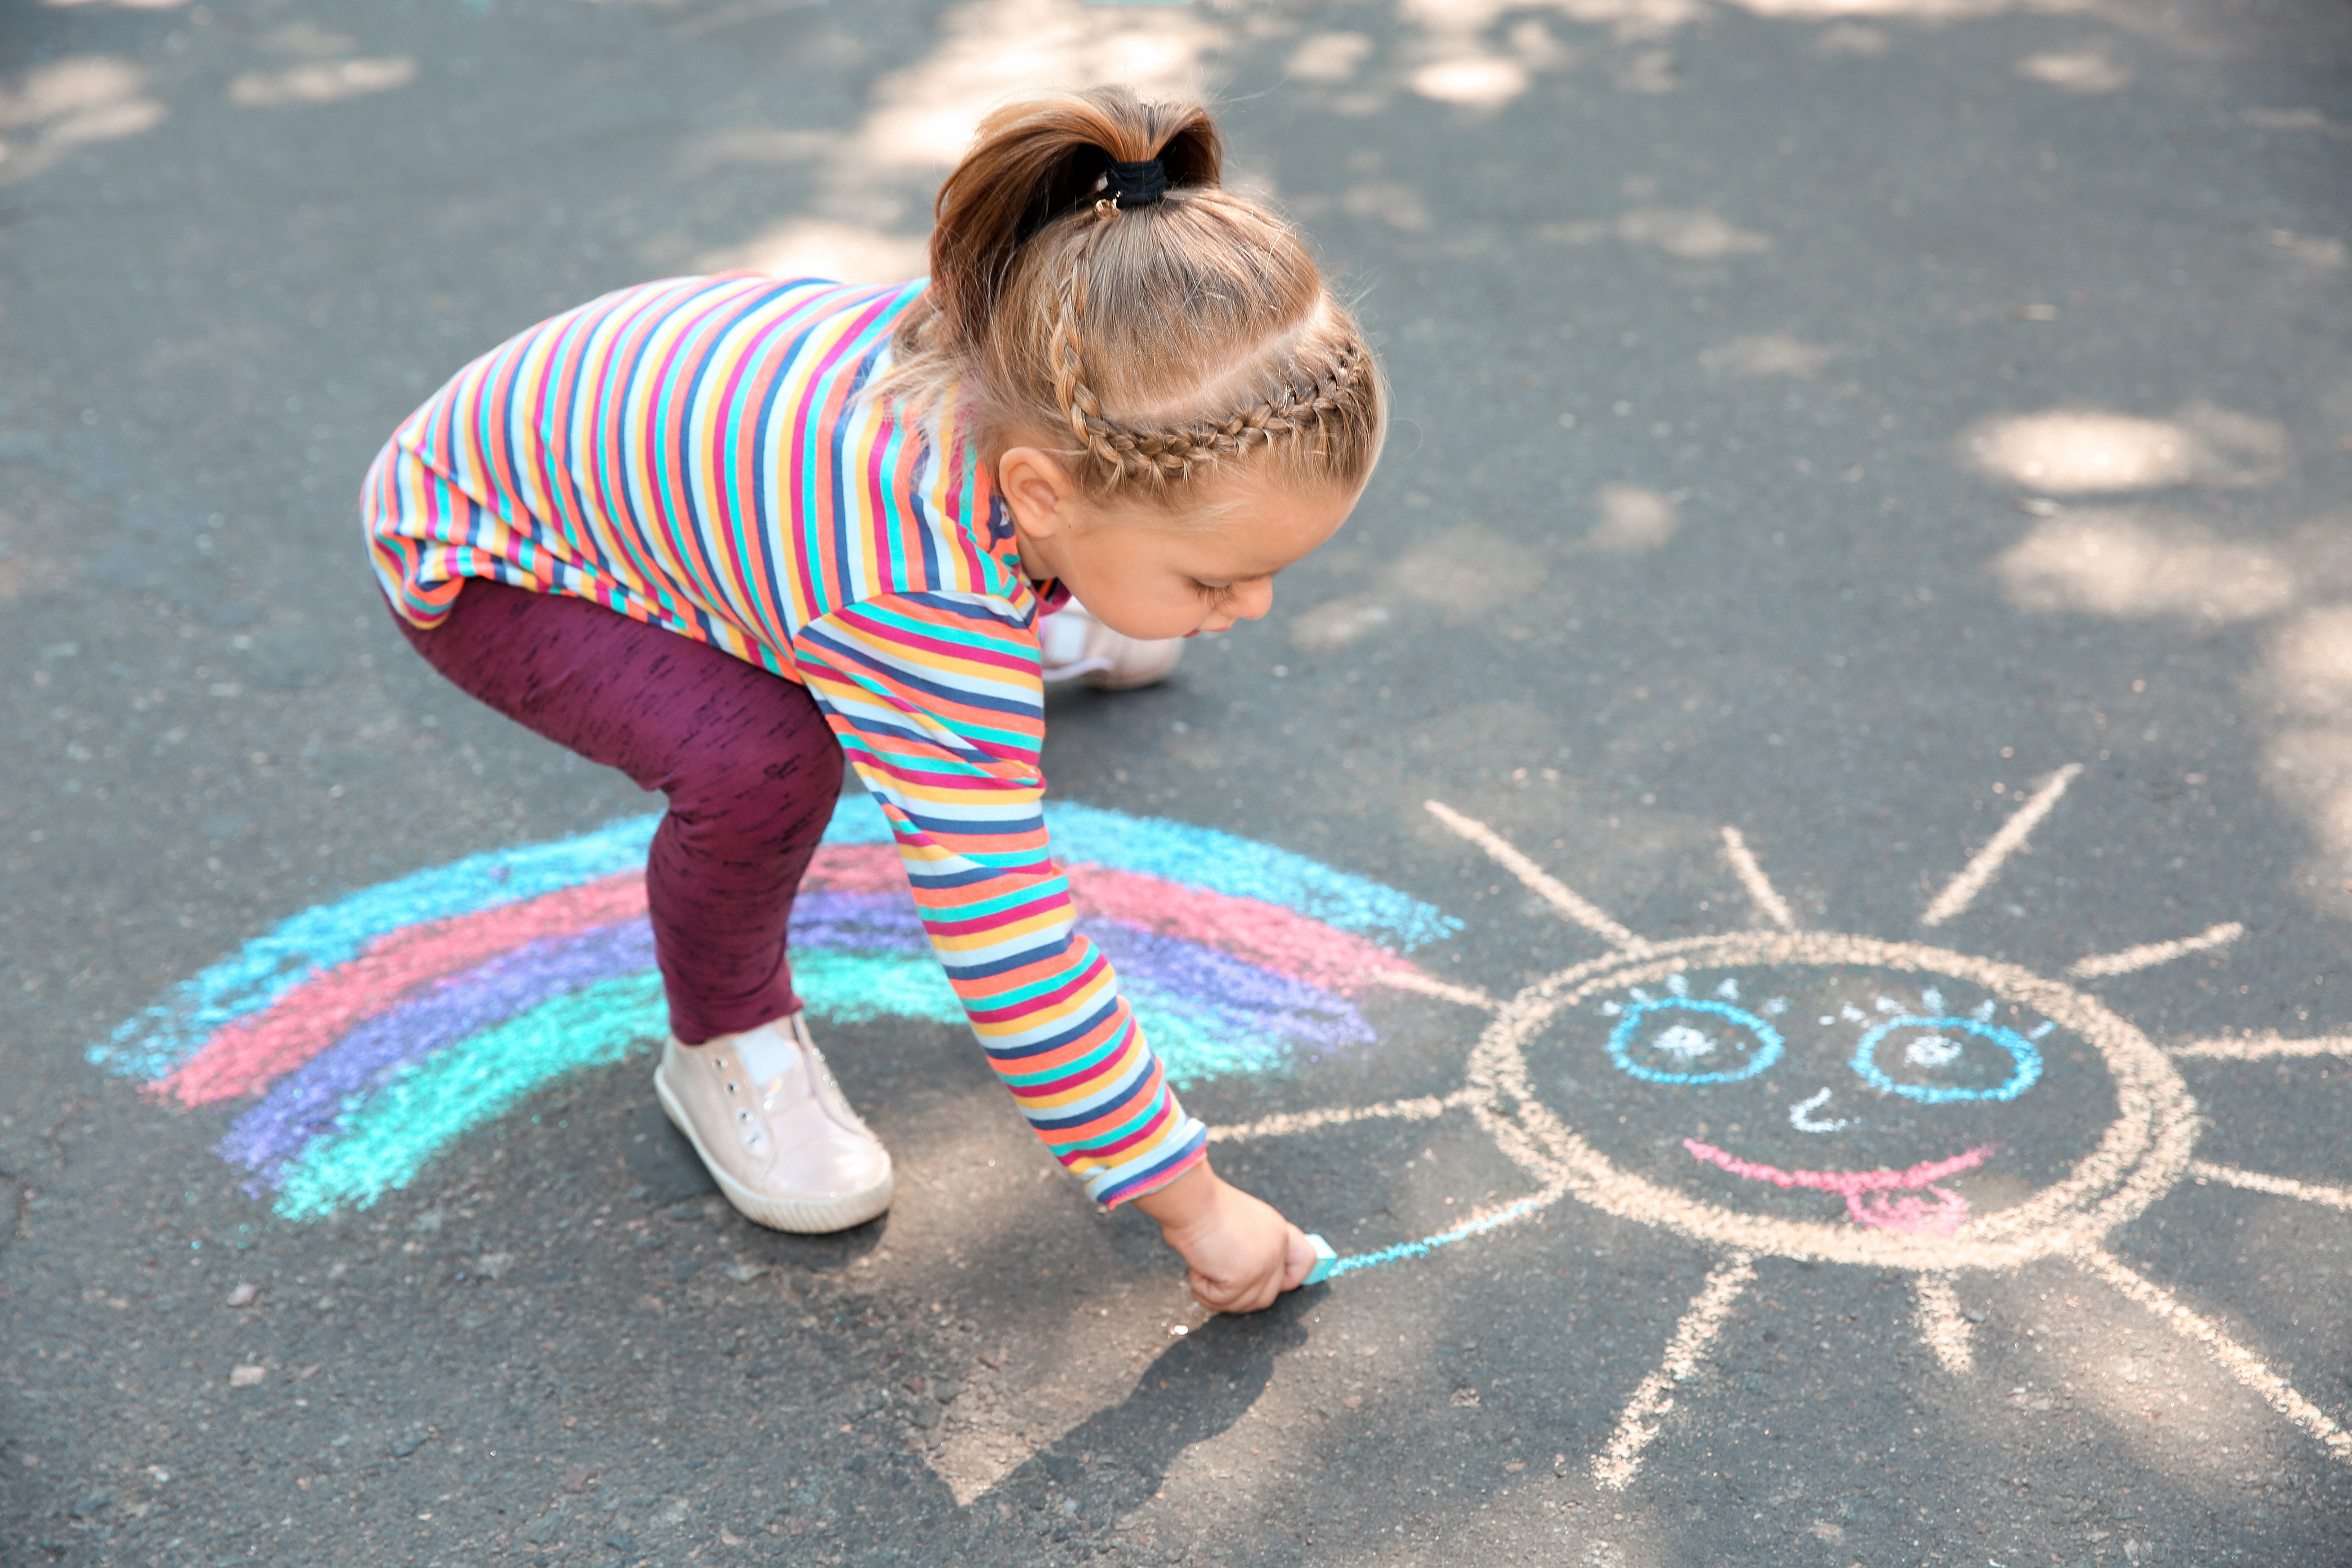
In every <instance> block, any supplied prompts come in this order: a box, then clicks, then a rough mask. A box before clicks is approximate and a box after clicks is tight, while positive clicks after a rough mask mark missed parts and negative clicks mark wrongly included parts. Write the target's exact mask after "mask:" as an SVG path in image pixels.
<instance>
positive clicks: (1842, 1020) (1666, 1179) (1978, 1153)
mask: <svg viewBox="0 0 2352 1568" xmlns="http://www.w3.org/2000/svg"><path fill="white" fill-rule="evenodd" d="M1471 1072H1472V1078H1473V1081H1474V1082H1477V1081H1480V1080H1482V1079H1483V1080H1484V1081H1486V1082H1487V1083H1490V1084H1492V1086H1493V1087H1494V1088H1495V1089H1497V1090H1500V1091H1501V1092H1502V1094H1503V1096H1504V1097H1505V1099H1506V1100H1507V1103H1508V1104H1509V1106H1510V1110H1509V1111H1508V1112H1507V1114H1504V1113H1499V1112H1494V1111H1489V1112H1488V1114H1489V1115H1490V1116H1491V1117H1493V1118H1494V1119H1495V1121H1496V1123H1497V1126H1498V1131H1501V1132H1502V1134H1503V1142H1505V1145H1506V1147H1507V1148H1510V1149H1511V1150H1512V1152H1514V1153H1515V1155H1517V1157H1519V1158H1520V1160H1521V1162H1522V1163H1524V1164H1526V1165H1528V1168H1529V1170H1530V1173H1535V1174H1538V1175H1558V1176H1562V1177H1565V1178H1568V1179H1570V1181H1571V1184H1572V1185H1573V1186H1574V1188H1575V1190H1576V1191H1578V1193H1579V1194H1580V1195H1582V1196H1584V1197H1586V1198H1588V1199H1589V1200H1590V1201H1592V1202H1595V1203H1597V1204H1599V1205H1601V1207H1604V1208H1606V1209H1609V1210H1610V1211H1611V1212H1612V1213H1615V1214H1618V1215H1622V1216H1623V1217H1625V1218H1629V1219H1641V1220H1644V1221H1648V1222H1651V1223H1655V1224H1663V1225H1666V1226H1670V1227H1672V1228H1675V1229H1677V1230H1681V1231H1683V1232H1685V1234H1689V1235H1693V1236H1701V1237H1707V1238H1709V1239H1713V1240H1717V1241H1732V1242H1736V1243H1738V1245H1740V1246H1742V1247H1747V1248H1748V1249H1750V1250H1754V1251H1758V1252H1766V1253H1777V1254H1780V1255H1783V1256H1791V1257H1808V1258H1835V1259H1841V1260H1844V1261H1851V1262H1873V1263H1881V1264H1888V1265H1898V1266H1908V1267H1912V1268H1954V1267H1960V1266H1965V1265H1969V1264H1986V1265H1990V1264H1996V1263H2013V1262H2016V1261H2021V1260H2022V1258H2026V1257H2030V1256H2040V1255H2042V1254H2045V1253H2048V1252H2052V1251H2056V1250H2063V1249H2064V1248H2066V1247H2071V1246H2074V1245H2079V1244H2081V1243H2082V1242H2084V1241H2085V1240H2087V1239H2090V1238H2091V1237H2095V1235H2096V1234H2097V1233H2099V1232H2102V1231H2105V1229H2107V1228H2108V1227H2110V1226H2114V1225H2116V1224H2118V1223H2120V1222H2121V1221H2122V1220H2124V1219H2126V1218H2128V1217H2129V1216H2130V1215H2133V1214H2137V1212H2138V1211H2139V1209H2140V1208H2142V1207H2144V1206H2145V1205H2146V1204H2147V1202H2148V1201H2149V1200H2150V1199H2151V1198H2152V1197H2153V1195H2154V1194H2155V1193H2156V1192H2158V1191H2159V1190H2161V1184H2160V1183H2158V1182H2154V1181H2150V1180H2148V1179H2146V1178H2147V1177H2149V1176H2151V1175H2159V1174H2160V1175H2161V1176H2162V1177H2163V1178H2164V1179H2165V1180H2166V1181H2168V1180H2169V1178H2170V1176H2171V1175H2172V1174H2173V1173H2176V1172H2177V1167H2178V1163H2179V1159H2181V1158H2184V1157H2185V1144H2184V1143H2182V1142H2181V1140H2180V1139H2179V1137H2178V1136H2170V1135H2168V1134H2170V1133H2172V1132H2173V1131H2174V1129H2175V1126H2176V1124H2177V1123H2179V1122H2180V1121H2182V1119H2183V1118H2184V1117H2185V1116H2186V1113H2187V1102H2186V1096H2185V1095H2184V1094H2183V1093H2182V1092H2181V1090H2180V1086H2179V1076H2178V1074H2177V1073H2175V1072H2174V1070H2173V1069H2172V1068H2171V1066H2170V1064H2168V1062H2167V1061H2166V1060H2165V1059H2164V1058H2163V1056H2162V1055H2161V1054H2160V1053H2158V1051H2157V1050H2156V1049H2155V1047H2152V1046H2150V1045H2149V1044H2148V1043H2147V1040H2146V1039H2145V1038H2144V1037H2141V1036H2140V1034H2139V1032H2138V1031H2137V1030H2136V1029H2134V1028H2133V1027H2132V1026H2130V1025H2129V1024H2128V1023H2126V1021H2125V1020H2123V1019H2122V1018H2120V1017H2117V1016H2116V1015H2115V1014H2113V1013H2111V1012H2109V1011H2108V1010H2107V1009H2106V1008H2105V1007H2104V1006H2102V1005H2100V1004H2099V1003H2098V1002H2097V1001H2096V1000H2095V999H2094V998H2092V997H2090V996H2087V995H2085V994H2083V993H2081V992H2079V991H2076V990H2074V989H2073V988H2072V987H2068V986H2063V985H2060V984H2056V983H2055V982H2053V981H2050V980H2047V979H2044V978H2042V977H2041V976H2038V975H2033V974H2031V973H2027V972H2025V971H2022V970H2019V969H2015V968H2013V967H2011V966H2009V965H2005V964H2000V963H1992V962H1990V961H1988V960H1983V959H1976V958H1970V957H1968V956H1966V955H1963V954H1959V953H1951V952H1937V951H1936V950H1934V949H1930V948H1926V947H1922V946H1920V945H1918V944H1916V943H1889V942H1874V941H1872V940H1870V939H1867V938H1862V937H1854V936H1846V935H1838V934H1831V933H1823V932H1798V931H1790V932H1780V933H1772V934H1760V933H1759V934H1744V935H1738V936H1730V937H1715V938H1703V939H1700V940H1698V941H1696V942H1685V943H1679V944H1676V945H1675V948H1674V949H1673V950H1671V951H1660V952H1653V953H1649V954H1645V955H1643V956H1642V957H1639V958H1633V959H1624V958H1620V959H1615V960H1603V961H1601V962H1599V963H1593V964H1585V965H1579V966H1577V967H1576V968H1574V969H1570V970H1566V971H1563V972H1562V973H1559V974H1557V975H1554V976H1552V977H1551V978H1549V979H1548V980H1545V981H1542V982H1539V983H1538V984H1536V985H1533V986H1530V987H1529V988H1528V990H1527V991H1525V992H1523V993H1521V994H1520V995H1519V996H1518V997H1517V998H1515V999H1513V1001H1512V1002H1510V1003H1508V1004H1507V1005H1505V1006H1504V1007H1503V1008H1502V1009H1501V1010H1500V1012H1499V1013H1498V1015H1497V1016H1496V1020H1495V1022H1494V1023H1493V1025H1492V1026H1490V1027H1489V1028H1488V1029H1487V1031H1486V1036H1485V1037H1484V1038H1483V1039H1482V1040H1481V1042H1480V1044H1479V1047H1478V1048H1477V1049H1476V1051H1475V1052H1474V1054H1473V1058H1472V1068H1471ZM1505 1124H1507V1126H1506V1125H1505ZM2176 1145H2179V1147H2175V1146H2176ZM2166 1167H2170V1168H2169V1169H2167V1168H2166ZM2136 1178H2137V1179H2136Z"/></svg>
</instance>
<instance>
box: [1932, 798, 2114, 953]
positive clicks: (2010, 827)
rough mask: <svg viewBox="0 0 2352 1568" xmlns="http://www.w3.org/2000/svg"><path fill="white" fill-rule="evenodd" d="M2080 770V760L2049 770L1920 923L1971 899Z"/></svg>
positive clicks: (1940, 919) (1935, 922)
mask: <svg viewBox="0 0 2352 1568" xmlns="http://www.w3.org/2000/svg"><path fill="white" fill-rule="evenodd" d="M2082 771H2083V764H2082V763H2067V764H2066V765H2065V766H2064V767H2063V768H2060V769H2059V770H2058V771H2057V772H2056V773H2052V774H2051V775H2050V777H2049V778H2048V780H2046V781H2045V782H2044V783H2043V784H2042V787H2041V788H2040V789H2038V790H2035V791H2034V792H2033V796H2032V799H2030V800H2028V801H2027V802H2026V803H2025V804H2024V805H2021V806H2019V807H2018V808H2017V810H2016V811H2015V812H2014V813H2012V814H2011V816H2010V819H2009V820H2008V821H2007V822H2004V823H2002V824H2001V825H2000V832H1998V833H1996V834H1994V835H1993V836H1992V839H1991V841H1990V843H1988V844H1987V845H1986V846H1985V847H1983V848H1981V849H1979V850H1978V851H1977V854H1976V858H1975V859H1973V860H1970V861H1969V863H1968V864H1967V865H1966V866H1964V867H1962V868H1960V874H1959V875H1958V876H1957V877H1955V878H1953V879H1951V881H1950V883H1949V884H1948V885H1947V886H1946V887H1945V889H1944V890H1943V891H1942V892H1940V893H1937V895H1936V900H1935V901H1934V902H1933V903H1931V904H1929V905H1928V906H1927V910H1925V911H1924V912H1923V913H1922V914H1921V915H1920V916H1919V923H1920V924H1921V925H1923V926H1939V925H1942V924H1943V923H1944V922H1945V921H1948V920H1950V919H1951V918H1952V917H1953V916H1954V915H1956V914H1958V913H1959V912H1960V911H1961V910H1965V909H1967V908H1968V907H1969V904H1970V903H1972V902H1974V901H1975V900H1976V896H1977V895H1978V894H1979V893H1981V892H1983V891H1984V890H1985V889H1986V888H1988V887H1990V885H1991V883H1992V879H1994V878H1995V877H1998V876H2000V868H2001V866H2002V864H2003V863H2004V862H2006V861H2007V860H2008V859H2009V858H2010V857H2011V855H2014V854H2016V853H2017V852H2018V850H2019V849H2020V848H2021V847H2023V846H2024V844H2025V837H2026V835H2027V834H2029V833H2032V831H2033V830H2034V828H2035V827H2036V826H2039V825H2040V824H2041V821H2042V818H2043V817H2045V816H2049V815H2050V808H2051V807H2052V806H2053V805H2057V804H2058V797H2059V796H2060V795H2064V794H2065V793H2066V786H2067V785H2068V784H2073V783H2074V779H2075V776H2076V775H2077V774H2079V773H2082Z"/></svg>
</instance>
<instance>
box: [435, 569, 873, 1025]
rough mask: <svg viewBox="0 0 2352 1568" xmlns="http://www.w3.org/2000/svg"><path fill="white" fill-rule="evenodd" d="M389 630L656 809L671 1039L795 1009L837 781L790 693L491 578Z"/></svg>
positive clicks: (816, 733) (837, 754) (815, 723)
mask: <svg viewBox="0 0 2352 1568" xmlns="http://www.w3.org/2000/svg"><path fill="white" fill-rule="evenodd" d="M393 618H394V621H396V622H398V624H399V626H400V629H401V631H402V632H403V633H404V634H405V635H406V636H407V637H408V640H409V641H410V642H411V643H412V644H414V645H415V648H416V651H417V652H419V653H421V654H423V655H424V656H425V660H426V662H427V663H429V664H431V665H432V666H433V668H436V669H437V670H439V671H440V672H441V673H442V674H443V675H446V676H447V677H448V678H449V679H451V680H453V681H455V682H456V683H457V685H458V686H460V687H462V688H464V689H466V690H467V691H468V692H471V693H472V694H473V695H474V696H476V697H478V698H480V699H481V700H483V701H484V702H487V703H488V704H489V705H490V706H491V707H493V708H495V709H497V710H499V712H501V713H503V714H505V715H506V716H507V717H508V718H509V719H512V720H514V721H516V722H517V723H520V724H521V725H523V726H524V727H525V728H527V729H530V730H531V731H535V732H537V733H539V734H541V735H544V736H546V737H547V738H548V739H549V740H551V741H553V742H555V743H556V744H557V745H560V746H567V747H569V748H571V749H572V751H574V752H579V753H580V754H581V755H582V756H583V757H586V758H587V759H588V760H589V761H590V762H593V763H606V764H608V765H610V766H613V767H616V768H618V769H620V770H621V771H622V772H623V773H626V774H628V775H629V777H631V778H632V779H635V781H636V784H637V787H638V788H640V789H647V790H654V789H657V790H659V791H661V792H662V793H663V794H664V795H667V796H668V797H669V811H668V812H667V814H666V815H665V816H663V817H662V821H661V826H660V827H659V828H657V829H656V831H655V833H654V842H653V848H652V851H651V852H650V853H649V854H648V855H647V856H646V901H647V903H648V904H649V905H650V906H651V909H652V913H653V922H654V951H655V952H656V954H657V955H658V956H659V958H660V960H661V972H662V981H663V984H664V986H665V988H666V989H667V992H668V994H669V1018H670V1028H671V1029H672V1030H673V1031H675V1032H676V1034H677V1037H678V1039H679V1040H680V1041H682V1042H683V1043H685V1044H687V1045H690V1046H691V1045H699V1044H701V1043H702V1042H703V1041H705V1040H708V1039H710V1038H712V1037H715V1036H719V1035H732V1034H737V1033H740V1031H742V1030H745V1029H750V1028H755V1027H757V1026H760V1025H761V1024H764V1023H766V1022H768V1021H769V1020H770V1019H772V1018H780V1017H782V1016H784V1015H785V1014H787V1013H793V1012H797V1011H798V1010H799V1009H800V1005H801V1004H800V999H799V998H798V997H796V996H794V995H793V975H792V970H791V968H790V967H789V966H788V965H787V964H786V963H785V961H784V935H785V927H786V924H787V922H788V921H790V919H791V917H792V912H793V894H794V893H796V892H798V891H799V890H800V885H801V876H802V874H803V872H805V871H806V870H807V869H808V863H809V857H810V856H812V855H814V853H815V852H816V846H817V840H818V839H819V838H820V837H823V836H824V827H825V824H826V823H828V822H830V821H832V820H833V807H834V803H835V801H836V800H837V799H839V798H840V795H841V770H842V759H841V742H838V741H836V740H835V738H834V734H833V731H832V730H831V729H830V728H829V727H827V725H826V724H825V721H824V715H823V714H822V713H820V712H818V711H817V706H816V702H815V700H814V699H812V698H811V697H810V696H809V694H808V691H807V689H805V688H803V687H802V686H800V685H798V684H796V683H795V682H793V681H790V680H786V679H784V678H783V677H782V676H779V675H771V674H770V673H768V672H767V671H766V670H764V669H761V668H759V667H758V666H757V665H752V664H746V663H744V662H743V661H742V660H741V659H739V658H734V657H733V656H731V655H729V654H724V653H721V652H719V650H718V649H717V648H714V647H709V645H707V644H704V643H698V642H696V641H695V640H694V639H693V638H691V637H681V636H679V635H678V634H677V633H676V632H672V631H666V630H664V629H663V628H661V627H659V626H646V625H644V624H642V623H640V622H637V621H633V620H631V619H629V618H628V617H627V616H623V615H620V614H617V613H615V612H614V611H612V610H608V609H605V608H604V606H603V605H593V604H590V603H589V602H588V601H587V600H585V599H574V598H568V597H565V596H564V595H559V594H538V593H532V592H530V590H528V589H523V588H512V587H509V586H508V585H507V584H503V583H492V582H488V581H477V582H471V583H467V584H466V586H465V588H464V590H463V591H461V592H460V593H459V594H458V595H457V605H456V607H455V608H453V609H452V610H451V611H450V612H449V617H448V619H446V620H445V621H443V622H442V623H441V624H440V625H439V626H436V627H434V628H433V629H432V630H431V631H429V632H428V631H419V630H417V629H416V628H415V626H410V625H409V624H408V623H407V622H406V621H404V620H400V617H399V616H394V617H393Z"/></svg>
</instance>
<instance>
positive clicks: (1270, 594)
mask: <svg viewBox="0 0 2352 1568" xmlns="http://www.w3.org/2000/svg"><path fill="white" fill-rule="evenodd" d="M1273 608H1274V579H1272V578H1271V577H1268V578H1265V579H1264V580H1262V581H1259V582H1255V583H1244V584H1242V585H1241V587H1240V588H1239V589H1237V590H1236V591H1235V593H1234V605H1233V616H1234V619H1235V620H1237V621H1255V620H1263V619H1265V613H1266V612H1267V611H1268V610H1271V609H1273Z"/></svg>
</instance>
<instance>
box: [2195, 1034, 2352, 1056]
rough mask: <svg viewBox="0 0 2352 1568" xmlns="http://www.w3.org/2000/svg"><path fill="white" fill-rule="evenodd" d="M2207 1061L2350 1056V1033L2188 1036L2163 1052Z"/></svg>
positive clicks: (2351, 1054) (2351, 1042) (2351, 1038)
mask: <svg viewBox="0 0 2352 1568" xmlns="http://www.w3.org/2000/svg"><path fill="white" fill-rule="evenodd" d="M2166 1054H2167V1055H2168V1056H2170V1057H2172V1058H2174V1059H2176V1060H2178V1059H2179V1058H2184V1057H2186V1058H2202V1059H2204V1060H2207V1061H2223V1062H2258V1061H2268V1060H2271V1059H2273V1058H2282V1057H2352V1035H2320V1036H2315V1037H2312V1038H2309V1039H2302V1040H2290V1039H2287V1038H2285V1037H2283V1036H2279V1035H2245V1036H2240V1037H2234V1038H2230V1039H2220V1040H2191V1041H2190V1042H2189V1044H2187V1045H2185V1046H2175V1047H2172V1049H2171V1050H2170V1051H2168V1052H2167V1053H2166Z"/></svg>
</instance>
